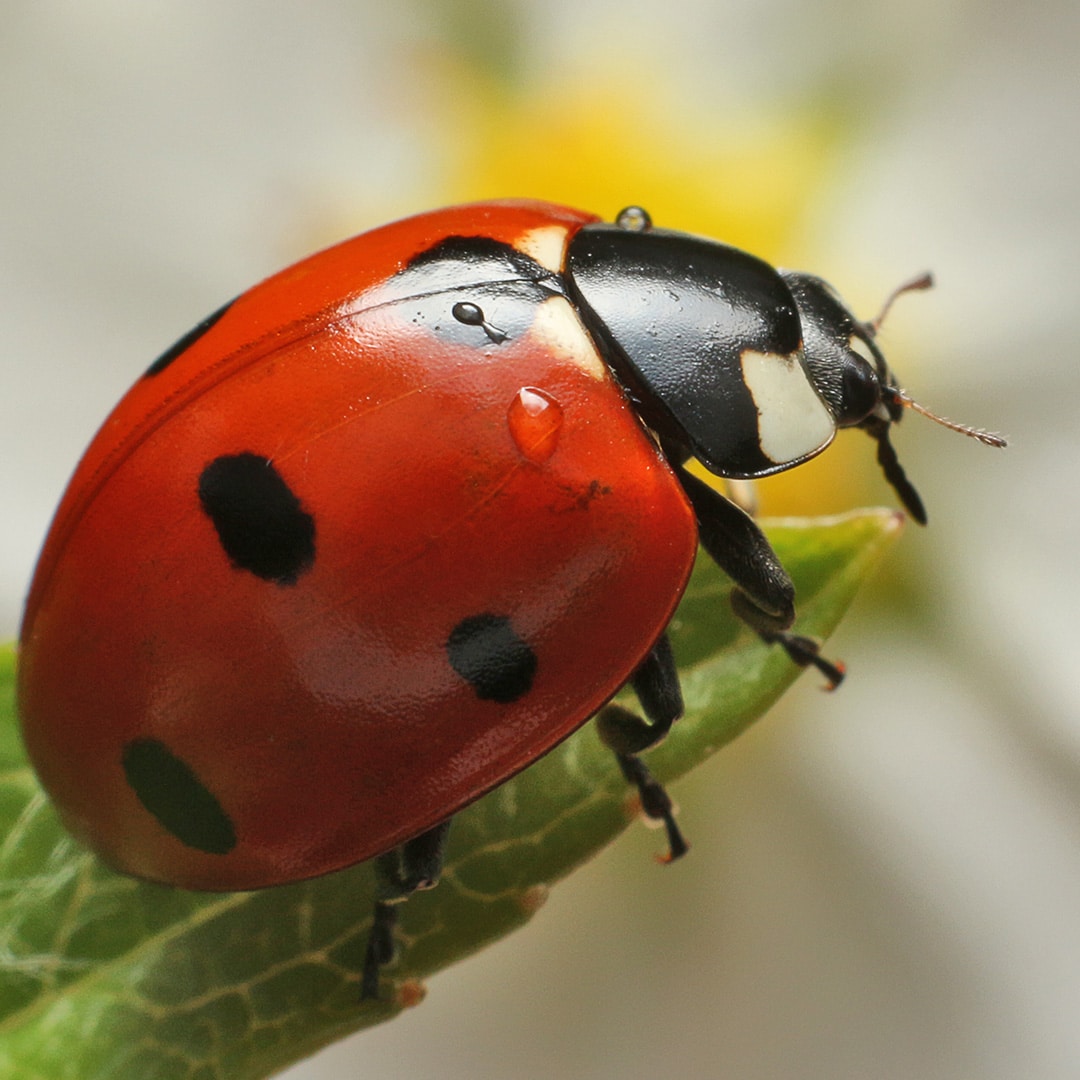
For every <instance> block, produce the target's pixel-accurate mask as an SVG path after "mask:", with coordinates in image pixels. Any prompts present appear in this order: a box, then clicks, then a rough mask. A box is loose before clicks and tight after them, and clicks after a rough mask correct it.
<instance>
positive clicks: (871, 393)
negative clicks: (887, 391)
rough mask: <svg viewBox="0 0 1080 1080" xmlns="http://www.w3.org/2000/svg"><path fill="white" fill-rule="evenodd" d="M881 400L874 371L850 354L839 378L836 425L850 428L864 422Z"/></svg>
mask: <svg viewBox="0 0 1080 1080" xmlns="http://www.w3.org/2000/svg"><path fill="white" fill-rule="evenodd" d="M880 400H881V381H880V380H879V379H878V377H877V373H876V372H875V371H874V369H873V368H872V367H871V366H870V365H869V364H868V363H867V362H866V360H864V359H863V358H862V357H861V356H859V355H858V354H856V353H850V354H849V355H848V357H847V359H846V361H845V363H844V370H843V373H842V375H841V377H840V411H839V412H838V413H837V416H836V423H837V424H838V425H839V426H840V427H852V426H853V425H855V424H858V423H859V422H860V421H862V420H865V419H866V418H867V417H868V416H869V415H870V414H871V413H872V412H873V411H874V410H875V409H876V408H877V406H878V402H879V401H880Z"/></svg>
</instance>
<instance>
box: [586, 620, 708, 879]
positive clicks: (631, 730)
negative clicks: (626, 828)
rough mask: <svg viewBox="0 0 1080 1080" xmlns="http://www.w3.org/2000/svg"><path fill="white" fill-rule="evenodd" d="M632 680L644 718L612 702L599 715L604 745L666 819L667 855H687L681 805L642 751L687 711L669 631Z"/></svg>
mask: <svg viewBox="0 0 1080 1080" xmlns="http://www.w3.org/2000/svg"><path fill="white" fill-rule="evenodd" d="M630 685H631V686H633V688H634V692H635V693H636V694H637V696H638V701H640V702H641V708H642V710H643V711H644V713H645V717H644V719H643V718H642V717H640V716H638V715H637V714H636V713H633V712H631V711H630V710H629V709H624V708H623V707H622V706H621V705H607V706H605V707H604V708H603V709H601V710H600V713H599V714H598V715H597V717H596V726H597V728H598V730H599V732H600V738H601V739H602V740H603V742H604V745H605V746H608V747H610V749H611V750H612V751H614V753H615V758H616V760H617V761H618V763H619V768H620V769H621V770H622V774H623V776H625V777H626V779H627V782H628V783H631V784H633V785H634V787H636V788H637V790H638V796H639V798H640V799H641V809H642V811H643V812H644V813H645V815H646V817H650V818H652V819H653V820H655V821H661V822H663V824H664V829H665V830H666V832H667V839H668V855H667V859H666V861H671V860H672V859H677V858H678V857H679V856H680V855H685V854H686V852H687V850H688V849H689V845H688V844H687V843H686V840H685V839H684V837H683V835H682V832H681V831H680V830H679V826H678V825H677V824H676V823H675V808H674V807H673V806H672V803H671V799H670V798H669V796H668V793H667V792H666V791H665V790H664V789H663V787H662V786H661V785H660V784H659V782H658V781H657V780H656V778H655V777H654V776H653V775H652V773H651V772H649V769H648V767H647V766H646V765H645V763H644V762H643V761H642V760H641V758H639V757H638V754H640V753H642V752H643V751H645V750H648V749H650V748H651V747H653V746H655V745H656V744H657V743H658V742H660V741H661V740H662V739H663V738H664V736H665V735H666V734H667V733H668V732H669V731H670V730H671V725H672V724H674V723H675V721H676V720H678V719H679V717H680V716H682V711H683V700H682V690H681V689H680V687H679V673H678V670H677V669H676V667H675V656H674V654H673V653H672V651H671V642H670V641H669V640H668V636H667V634H663V635H662V636H661V637H660V638H659V640H658V641H657V642H656V644H655V645H654V646H653V647H652V649H651V650H650V652H649V655H648V656H646V657H645V659H644V660H643V661H642V662H641V664H640V665H639V667H638V669H637V671H635V672H634V675H633V677H632V678H631V680H630Z"/></svg>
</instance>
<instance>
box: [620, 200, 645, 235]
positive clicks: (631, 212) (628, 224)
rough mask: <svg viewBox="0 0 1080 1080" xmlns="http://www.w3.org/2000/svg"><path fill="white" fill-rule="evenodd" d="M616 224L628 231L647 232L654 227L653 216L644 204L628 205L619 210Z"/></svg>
mask: <svg viewBox="0 0 1080 1080" xmlns="http://www.w3.org/2000/svg"><path fill="white" fill-rule="evenodd" d="M615 224H616V225H618V226H619V228H620V229H626V231H627V232H646V231H647V230H648V229H651V228H652V218H651V217H649V212H648V210H646V209H645V208H644V207H643V206H627V207H624V208H623V209H622V210H620V211H619V213H618V216H617V217H616V218H615Z"/></svg>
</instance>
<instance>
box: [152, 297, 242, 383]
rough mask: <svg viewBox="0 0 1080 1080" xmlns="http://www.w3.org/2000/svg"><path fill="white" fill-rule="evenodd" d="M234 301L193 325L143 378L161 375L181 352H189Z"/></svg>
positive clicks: (155, 362)
mask: <svg viewBox="0 0 1080 1080" xmlns="http://www.w3.org/2000/svg"><path fill="white" fill-rule="evenodd" d="M233 303H234V301H232V300H230V301H229V302H228V303H227V304H222V305H221V307H219V308H218V309H217V311H215V312H213V313H212V314H210V315H207V316H206V318H205V319H203V321H202V322H201V323H199V324H198V325H196V326H193V327H192V328H191V329H190V330H189V331H188V332H187V333H186V334H185V335H184V336H183V337H182V338H180V340H179V341H177V342H174V343H173V344H172V345H170V346H169V348H167V349H166V350H165V351H164V352H163V353H162V354H161V355H160V356H159V357H158V358H157V359H156V360H155V361H154V362H153V363H152V364H151V365H150V366H149V367H148V368H147V369H146V371H145V372H144V373H143V378H144V379H145V378H146V377H147V376H151V375H160V374H161V373H162V372H163V371H164V370H165V369H166V368H167V367H168V366H169V365H170V364H171V363H172V362H173V361H174V360H175V359H176V358H177V357H178V356H180V355H181V353H185V352H187V350H188V349H190V348H191V346H192V345H194V344H195V342H196V341H198V340H199V338H201V337H202V336H203V334H205V333H206V332H207V330H209V329H210V328H211V327H212V326H214V325H215V324H216V323H217V322H218V321H219V320H220V319H221V317H222V315H224V314H225V312H226V311H228V310H229V308H231V307H232V306H233Z"/></svg>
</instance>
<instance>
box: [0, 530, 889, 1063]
mask: <svg viewBox="0 0 1080 1080" xmlns="http://www.w3.org/2000/svg"><path fill="white" fill-rule="evenodd" d="M900 520H901V519H900V517H899V516H898V515H896V514H893V513H890V512H885V511H863V512H859V513H856V514H851V515H847V516H845V517H841V518H831V519H821V520H817V521H812V522H795V521H792V522H777V523H773V524H772V525H771V526H769V527H768V528H767V531H768V533H769V536H770V538H771V539H772V541H773V544H774V546H775V547H776V550H777V552H778V554H779V555H780V558H781V559H782V561H783V562H784V564H785V566H787V567H788V569H789V570H790V571H791V574H792V577H793V578H794V579H795V582H796V587H797V590H798V596H799V605H800V619H799V629H800V631H801V632H803V633H807V634H812V635H817V636H819V637H824V636H826V635H827V634H828V633H830V632H831V630H832V629H833V628H834V626H835V625H836V623H837V622H838V621H839V619H840V616H841V614H842V613H843V611H844V610H845V608H846V607H847V606H848V604H849V603H850V602H851V599H852V597H853V596H854V594H855V591H856V589H857V588H858V586H859V584H860V583H861V582H862V581H863V580H864V579H865V577H866V576H867V574H868V572H869V571H870V570H871V569H872V568H873V566H874V564H875V563H876V562H877V561H878V560H879V558H880V557H881V556H882V554H883V553H884V552H885V550H886V549H887V548H888V547H889V546H890V544H891V542H892V540H893V539H894V538H895V536H896V534H897V533H898V531H899V526H900ZM728 590H729V584H728V582H727V581H726V579H725V578H724V577H723V576H722V575H721V574H720V573H719V572H718V571H717V570H716V569H715V567H714V566H712V564H711V563H710V562H709V560H708V559H704V558H703V559H699V560H698V566H697V567H696V569H695V571H694V575H693V577H692V579H691V582H690V586H689V588H688V590H687V593H686V597H685V599H684V600H683V603H682V605H681V606H680V608H679V611H678V613H677V616H676V619H675V621H674V623H673V624H672V638H673V643H674V645H675V651H676V654H677V656H678V658H679V661H680V667H681V669H682V671H683V677H684V689H685V695H686V703H687V712H686V716H685V717H684V718H683V719H682V720H681V721H680V722H679V723H678V724H677V725H676V727H675V729H674V730H673V732H672V734H671V736H670V737H669V738H668V739H667V740H666V742H665V743H664V744H663V745H662V746H660V747H658V748H657V749H656V750H655V751H652V752H651V753H650V754H649V755H648V760H649V763H650V765H651V767H652V768H653V770H654V772H655V773H656V775H657V777H658V778H659V779H661V780H663V781H671V780H673V779H675V778H676V777H678V776H680V775H682V774H683V773H685V772H686V771H687V770H689V769H690V768H692V767H693V766H694V765H696V764H698V763H699V762H701V761H702V760H704V759H705V758H706V757H707V756H709V754H711V753H712V752H713V751H715V750H717V749H718V748H719V747H721V746H723V745H724V744H725V743H726V742H728V741H729V740H730V739H732V738H733V737H734V736H735V735H737V734H738V733H739V732H740V731H741V730H742V729H743V728H745V727H746V726H747V725H748V724H749V723H751V722H752V721H753V720H754V719H756V718H757V717H759V716H761V715H762V714H763V713H764V712H765V711H766V710H767V709H768V708H769V706H770V705H771V704H772V703H773V701H775V700H776V698H777V697H779V695H780V694H781V693H782V692H783V691H784V689H785V688H786V687H787V686H788V685H789V684H790V683H791V682H792V681H793V680H794V679H795V677H796V676H797V675H798V671H797V669H795V667H794V666H793V665H792V664H791V662H790V661H789V660H788V659H787V657H786V656H785V655H784V654H783V652H782V650H780V649H776V648H768V647H766V646H764V645H762V644H761V643H760V642H759V641H758V640H757V639H756V638H755V637H754V636H753V635H752V634H751V633H750V632H749V631H747V630H746V629H744V628H742V627H741V626H740V624H738V623H737V622H736V621H735V620H734V618H733V617H732V616H731V614H730V610H729V606H728V603H727V593H728ZM812 677H813V676H812ZM13 688H14V658H13V655H12V653H11V651H10V650H4V651H3V653H2V656H0V713H6V715H0V835H3V836H4V837H5V839H4V840H3V842H2V845H0V883H2V885H0V888H2V893H0V956H2V962H0V1077H3V1078H7V1077H11V1078H15V1077H17V1078H18V1080H65V1078H70V1080H127V1078H131V1080H226V1078H227V1080H249V1078H257V1077H263V1076H268V1075H270V1074H271V1073H273V1072H276V1071H278V1070H280V1069H282V1068H284V1067H285V1066H286V1065H288V1064H290V1063H292V1062H294V1061H296V1060H298V1059H300V1058H303V1057H305V1056H306V1055H307V1054H309V1053H311V1052H313V1051H314V1050H316V1049H317V1048H319V1047H320V1046H323V1045H325V1044H326V1043H328V1042H332V1041H333V1040H335V1039H337V1038H339V1037H341V1036H343V1035H345V1034H347V1033H349V1032H352V1031H355V1030H357V1029H358V1028H361V1027H364V1026H366V1025H369V1024H373V1023H377V1022H379V1021H382V1020H385V1019H388V1018H389V1017H391V1016H393V1015H395V1014H396V1013H397V1012H398V1011H400V1010H401V1009H402V1008H405V1007H407V1006H408V1005H410V1004H415V1003H416V1002H417V1001H419V1000H420V998H421V997H422V994H423V990H422V986H421V984H420V982H419V980H421V979H422V978H423V977H425V976H427V975H430V974H431V973H432V972H435V971H438V970H439V969H441V968H443V967H445V966H446V965H448V964H450V963H452V962H453V961H455V960H457V959H460V958H461V957H463V956H466V955H468V954H469V953H472V952H475V951H476V950H478V949H480V948H481V947H482V946H483V945H485V944H486V943H487V942H489V941H492V940H494V939H496V938H499V937H502V936H503V935H504V934H506V933H507V932H509V931H510V930H512V929H514V928H515V927H516V926H520V925H521V924H523V923H525V922H527V921H528V919H529V917H530V915H531V914H532V913H533V912H534V911H535V910H536V909H537V907H538V906H539V905H540V904H541V903H542V901H543V898H544V896H545V892H546V889H547V887H548V886H549V885H551V884H552V883H553V882H555V881H557V880H558V879H559V878H561V877H563V876H565V875H566V874H568V873H569V872H570V871H571V870H572V869H573V868H574V867H575V866H577V865H579V864H580V863H582V862H583V861H585V860H586V859H588V858H590V857H591V856H592V855H594V854H595V853H596V852H597V851H598V850H599V849H600V848H602V847H603V846H604V845H605V844H607V843H608V842H609V841H610V840H612V839H613V838H614V837H615V836H616V835H617V834H618V833H619V832H621V831H622V830H623V829H624V828H626V827H627V825H629V824H630V823H631V822H632V821H634V819H635V816H636V815H635V807H634V803H633V800H632V799H631V797H630V794H629V792H628V789H627V785H626V784H625V782H624V781H623V779H622V777H621V774H620V773H619V770H618V768H617V766H616V765H615V762H614V759H613V757H612V755H611V754H610V753H609V752H608V751H606V750H605V749H604V747H603V746H601V744H600V742H599V740H598V738H597V736H596V734H595V733H594V731H593V729H592V725H587V726H586V727H584V728H583V729H582V730H581V731H579V732H578V733H577V734H576V735H574V736H573V737H572V738H570V739H568V740H567V741H566V742H565V743H563V744H562V745H561V746H560V747H559V748H558V749H556V750H555V751H553V752H552V753H551V754H549V755H548V756H547V757H546V758H544V759H543V760H542V761H540V762H538V763H537V764H536V765H534V766H533V767H532V768H530V769H528V770H527V771H526V772H524V773H522V774H521V775H519V776H518V777H516V778H514V779H513V780H511V781H509V782H508V783H506V784H504V785H503V786H502V787H501V788H499V789H498V790H496V791H495V792H493V793H492V794H490V795H488V796H487V797H486V798H484V799H482V800H480V801H479V802H478V803H476V804H474V805H473V806H472V807H470V808H469V809H468V810H466V811H464V812H463V813H461V814H460V815H458V817H457V819H456V820H455V823H454V830H453V832H452V834H451V844H450V850H449V852H448V860H447V866H446V871H445V875H444V877H443V881H442V884H441V885H440V886H439V887H438V888H437V889H435V890H433V891H431V892H429V893H424V894H421V895H419V896H416V897H414V898H413V899H412V900H410V901H409V903H408V904H406V905H405V907H404V909H403V911H402V924H401V938H402V945H403V948H402V955H401V959H400V961H399V962H398V963H397V964H396V966H394V967H393V968H392V969H390V970H389V971H388V972H387V977H386V978H385V979H384V999H385V1000H383V1001H380V1002H374V1003H371V1002H369V1003H366V1004H364V1005H363V1006H361V1005H360V1004H359V1002H358V974H359V971H360V967H361V962H362V958H363V952H364V945H365V940H366V935H367V929H368V924H369V921H370V920H369V912H370V908H371V903H372V890H373V881H372V875H371V871H370V866H369V865H361V866H357V867H353V868H352V869H350V870H346V871H343V872H342V873H338V874H333V875H330V876H328V877H324V878H321V879H318V880H316V881H310V882H303V883H301V884H298V885H289V886H284V887H281V888H275V889H265V890H262V891H259V892H251V893H232V894H205V893H191V892H184V891H181V890H178V889H169V888H164V887H161V886H156V885H150V884H147V883H145V882H136V881H133V880H131V879H129V878H125V877H121V876H119V875H117V874H115V873H113V872H111V871H110V870H108V869H106V868H105V867H104V866H102V864H101V863H99V862H98V861H97V859H96V858H94V856H92V855H91V854H89V853H88V852H87V851H85V850H84V849H82V848H80V847H79V846H78V845H76V844H75V842H74V841H73V840H71V839H70V838H68V837H67V836H66V834H65V833H64V831H63V830H62V828H61V827H60V825H59V823H58V821H57V818H56V816H55V814H54V812H53V810H52V808H51V806H50V804H49V802H48V800H47V799H46V798H45V796H44V795H43V794H42V792H41V789H40V788H39V787H38V785H37V781H36V779H35V778H34V775H33V773H32V772H31V770H30V768H29V766H28V765H27V763H26V760H25V757H24V755H23V752H22V748H21V745H20V742H19V738H18V732H17V728H16V723H15V719H14V704H13ZM697 827H699V828H704V827H705V826H704V824H699V825H698V826H697ZM658 843H659V840H658ZM644 872H645V869H644V868H643V873H644Z"/></svg>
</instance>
